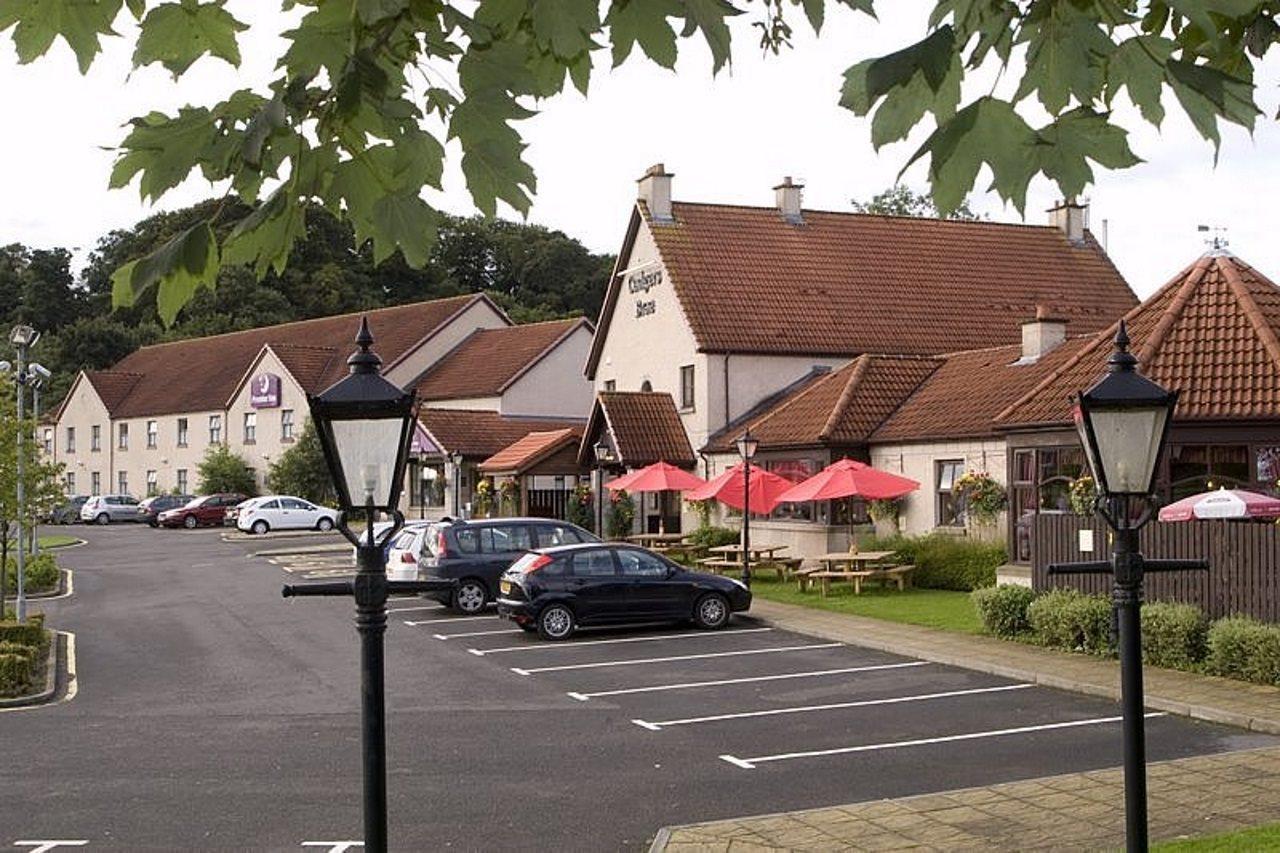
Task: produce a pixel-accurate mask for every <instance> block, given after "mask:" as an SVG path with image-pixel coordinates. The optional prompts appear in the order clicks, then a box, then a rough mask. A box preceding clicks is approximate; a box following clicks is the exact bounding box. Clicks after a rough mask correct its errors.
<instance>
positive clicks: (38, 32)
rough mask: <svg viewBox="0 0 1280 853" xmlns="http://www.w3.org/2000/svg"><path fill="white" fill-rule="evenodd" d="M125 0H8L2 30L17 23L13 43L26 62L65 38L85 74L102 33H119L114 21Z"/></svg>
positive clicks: (0, 14) (2, 13)
mask: <svg viewBox="0 0 1280 853" xmlns="http://www.w3.org/2000/svg"><path fill="white" fill-rule="evenodd" d="M121 2H122V0H95V2H88V0H5V2H4V3H3V4H0V5H2V6H3V8H0V32H4V31H5V30H7V29H9V27H11V26H13V25H14V24H17V26H16V27H14V30H13V45H14V47H15V48H17V51H18V62H19V63H21V64H23V65H26V64H27V63H28V62H32V61H33V60H35V59H38V58H39V57H41V56H43V55H44V54H45V53H46V52H47V51H48V50H49V48H50V47H51V46H52V45H53V40H54V39H55V38H58V37H59V36H61V37H62V40H63V41H65V42H66V43H67V46H68V47H70V48H71V50H72V52H73V53H75V55H76V63H77V65H78V66H79V67H80V73H81V74H84V73H85V72H87V71H88V70H89V66H90V65H92V64H93V60H94V58H95V57H96V56H97V55H98V52H99V51H100V50H101V49H102V45H101V42H100V41H99V37H100V36H113V35H116V33H115V31H114V30H112V29H111V23H112V22H113V21H114V20H115V19H116V15H117V14H119V12H120V5H121Z"/></svg>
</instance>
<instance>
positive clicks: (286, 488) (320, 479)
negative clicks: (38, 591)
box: [270, 418, 337, 506]
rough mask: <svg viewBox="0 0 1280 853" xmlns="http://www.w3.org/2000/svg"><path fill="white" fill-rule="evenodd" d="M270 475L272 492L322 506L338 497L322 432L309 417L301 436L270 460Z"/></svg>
mask: <svg viewBox="0 0 1280 853" xmlns="http://www.w3.org/2000/svg"><path fill="white" fill-rule="evenodd" d="M270 478H271V490H272V491H273V492H277V493H279V494H283V495H296V496H297V497H300V498H304V499H306V500H309V501H311V502H312V503H316V504H321V505H323V506H333V505H334V503H335V502H336V501H337V495H336V494H335V493H334V490H333V481H332V480H331V479H330V478H329V469H328V467H327V466H326V464H325V461H324V451H323V450H322V449H321V448H320V436H319V435H317V434H316V430H315V427H314V426H312V424H311V419H310V418H307V420H306V423H304V424H303V426H302V432H301V434H299V436H298V440H297V441H296V442H294V444H293V445H292V446H290V447H289V449H288V450H286V451H285V452H284V453H283V454H282V455H281V456H280V458H279V459H277V460H276V461H275V462H273V463H271V470H270Z"/></svg>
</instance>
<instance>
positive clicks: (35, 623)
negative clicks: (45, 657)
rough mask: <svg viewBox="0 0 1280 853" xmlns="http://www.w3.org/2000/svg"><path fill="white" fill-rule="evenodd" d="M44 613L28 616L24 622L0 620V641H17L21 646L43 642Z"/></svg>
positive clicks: (38, 644) (39, 644)
mask: <svg viewBox="0 0 1280 853" xmlns="http://www.w3.org/2000/svg"><path fill="white" fill-rule="evenodd" d="M44 639H45V635H44V614H43V613H37V614H34V615H33V616H29V617H28V618H27V621H26V622H21V623H19V622H0V643H17V644H19V645H23V646H37V647H38V646H41V645H43V644H44Z"/></svg>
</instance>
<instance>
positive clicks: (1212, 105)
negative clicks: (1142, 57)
mask: <svg viewBox="0 0 1280 853" xmlns="http://www.w3.org/2000/svg"><path fill="white" fill-rule="evenodd" d="M1165 72H1166V74H1165V79H1166V80H1168V81H1169V85H1170V86H1172V88H1173V93H1174V94H1175V95H1176V96H1177V97H1178V102H1179V103H1180V104H1182V108H1183V109H1184V110H1186V112H1187V116H1188V118H1190V119H1191V123H1192V124H1194V125H1195V128H1196V130H1198V131H1199V132H1200V135H1201V136H1203V137H1204V138H1205V139H1208V140H1209V141H1211V142H1212V143H1213V159H1214V162H1215V163H1216V162H1217V160H1218V150H1219V148H1220V146H1221V144H1222V138H1221V137H1220V136H1219V135H1218V119H1219V118H1221V119H1225V120H1226V121H1229V122H1233V123H1234V124H1238V125H1240V126H1241V127H1244V128H1247V129H1248V130H1249V131H1250V132H1252V131H1253V123H1254V120H1255V119H1257V117H1258V116H1259V115H1261V114H1262V111H1261V110H1259V109H1258V105H1257V104H1256V103H1254V100H1253V88H1254V87H1253V84H1252V83H1250V82H1248V81H1245V80H1241V79H1239V78H1237V77H1232V76H1230V75H1229V74H1224V73H1223V72H1221V71H1219V70H1217V69H1216V68H1210V67H1209V66H1207V65H1194V64H1192V63H1190V62H1183V61H1181V60H1177V59H1171V60H1169V62H1168V63H1166V65H1165Z"/></svg>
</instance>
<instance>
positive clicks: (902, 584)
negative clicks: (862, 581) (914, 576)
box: [871, 564, 915, 590]
mask: <svg viewBox="0 0 1280 853" xmlns="http://www.w3.org/2000/svg"><path fill="white" fill-rule="evenodd" d="M914 570H915V566H913V565H910V564H907V565H902V566H886V567H885V568H883V569H876V570H875V571H874V572H872V575H871V579H872V580H878V581H880V582H881V583H883V584H885V585H886V586H887V585H888V584H889V583H890V582H892V583H894V584H897V586H898V589H899V590H903V589H906V588H907V586H909V585H910V583H911V573H912V572H913V571H914Z"/></svg>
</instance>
